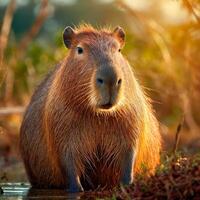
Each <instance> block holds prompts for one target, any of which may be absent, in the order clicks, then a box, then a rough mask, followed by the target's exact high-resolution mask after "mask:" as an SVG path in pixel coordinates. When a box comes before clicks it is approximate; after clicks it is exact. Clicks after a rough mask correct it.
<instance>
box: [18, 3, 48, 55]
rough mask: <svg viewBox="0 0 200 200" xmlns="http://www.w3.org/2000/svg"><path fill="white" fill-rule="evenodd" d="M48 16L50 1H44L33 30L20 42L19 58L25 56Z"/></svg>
mask: <svg viewBox="0 0 200 200" xmlns="http://www.w3.org/2000/svg"><path fill="white" fill-rule="evenodd" d="M48 14H49V10H48V0H42V2H41V6H40V11H39V13H38V15H37V17H36V19H35V22H34V24H33V25H32V27H31V29H30V30H29V31H28V32H27V34H26V35H25V36H24V37H23V38H22V40H21V41H20V44H19V47H18V54H17V58H21V57H22V56H23V54H24V53H25V52H26V49H27V47H28V45H29V44H30V42H31V41H32V40H33V38H34V37H35V36H36V35H37V34H38V32H39V30H40V29H41V27H42V25H43V23H44V21H45V20H46V18H47V17H48Z"/></svg>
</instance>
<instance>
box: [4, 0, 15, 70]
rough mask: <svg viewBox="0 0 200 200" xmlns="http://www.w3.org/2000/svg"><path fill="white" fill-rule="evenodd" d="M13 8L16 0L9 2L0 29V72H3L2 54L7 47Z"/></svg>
mask: <svg viewBox="0 0 200 200" xmlns="http://www.w3.org/2000/svg"><path fill="white" fill-rule="evenodd" d="M15 8H16V0H11V1H10V3H9V5H8V6H7V8H6V12H5V15H4V18H3V24H2V27H1V34H0V68H2V69H0V70H1V71H3V67H4V52H5V49H6V47H7V43H8V37H9V33H10V28H11V23H12V19H13V14H14V11H15Z"/></svg>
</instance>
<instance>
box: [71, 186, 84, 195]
mask: <svg viewBox="0 0 200 200" xmlns="http://www.w3.org/2000/svg"><path fill="white" fill-rule="evenodd" d="M83 191H84V190H83V187H82V186H81V185H80V184H78V185H70V187H69V192H71V193H76V192H83Z"/></svg>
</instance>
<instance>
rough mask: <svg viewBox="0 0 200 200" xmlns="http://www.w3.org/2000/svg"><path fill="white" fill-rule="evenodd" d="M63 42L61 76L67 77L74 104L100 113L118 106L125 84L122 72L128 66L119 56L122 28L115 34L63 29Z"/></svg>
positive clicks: (86, 29) (123, 36)
mask: <svg viewBox="0 0 200 200" xmlns="http://www.w3.org/2000/svg"><path fill="white" fill-rule="evenodd" d="M63 40H64V43H65V46H66V47H67V48H68V49H69V56H68V58H67V63H66V66H65V67H66V68H67V70H66V73H65V74H64V73H63V74H62V75H63V76H66V77H67V80H68V83H66V84H67V85H68V86H67V87H68V91H70V92H69V93H70V94H71V97H73V101H76V104H79V105H81V106H83V104H84V106H85V105H87V106H88V107H90V108H93V109H95V110H100V111H109V110H112V109H114V108H115V107H117V106H118V105H120V103H122V101H123V93H124V84H125V81H126V75H125V73H124V71H125V68H126V67H127V65H128V63H127V61H126V60H125V59H124V57H123V55H122V54H121V49H122V48H123V46H124V43H125V33H124V30H123V29H122V28H121V27H117V28H115V29H114V31H108V30H105V29H102V30H96V29H94V28H92V27H90V26H84V27H80V28H77V29H75V30H74V29H73V28H71V27H66V28H65V30H64V32H63ZM68 95H69V94H68Z"/></svg>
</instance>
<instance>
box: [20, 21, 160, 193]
mask: <svg viewBox="0 0 200 200" xmlns="http://www.w3.org/2000/svg"><path fill="white" fill-rule="evenodd" d="M63 40H64V44H65V46H66V47H67V48H68V49H69V52H68V55H67V56H66V58H65V59H64V60H63V61H62V62H61V63H60V64H58V65H57V66H56V67H55V68H54V69H53V70H52V71H51V72H50V73H49V74H48V75H47V76H46V78H45V79H44V81H43V82H42V83H41V84H40V85H39V87H38V88H37V89H36V91H35V93H34V94H33V96H32V99H31V101H30V104H29V106H28V108H27V110H26V113H25V116H24V119H23V122H22V126H21V133H20V149H21V154H22V158H23V161H24V164H25V168H26V171H27V174H28V178H29V180H30V183H31V184H32V186H33V187H36V188H60V189H66V190H67V191H70V192H79V191H83V190H89V189H96V188H112V187H114V186H116V185H119V184H120V183H121V184H124V185H128V184H131V183H132V182H133V177H134V175H135V174H138V173H143V172H144V171H146V172H148V175H150V174H153V173H154V172H155V168H156V166H157V165H158V164H159V160H160V155H159V154H160V149H161V137H160V133H159V128H158V121H157V120H156V118H155V116H154V113H153V110H152V108H151V105H150V100H149V99H148V98H147V97H146V96H145V94H144V92H143V90H142V89H141V87H140V85H139V84H138V81H137V80H136V78H135V75H134V72H133V71H132V68H131V67H130V65H129V63H128V61H127V60H126V59H125V58H124V57H123V55H122V53H121V49H122V48H123V46H124V43H125V33H124V30H123V29H122V28H121V27H117V28H115V29H114V31H110V30H108V29H100V30H97V29H95V28H93V27H92V26H90V25H82V26H79V27H78V28H75V29H73V28H71V27H66V28H65V30H64V32H63ZM144 168H145V170H144Z"/></svg>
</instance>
